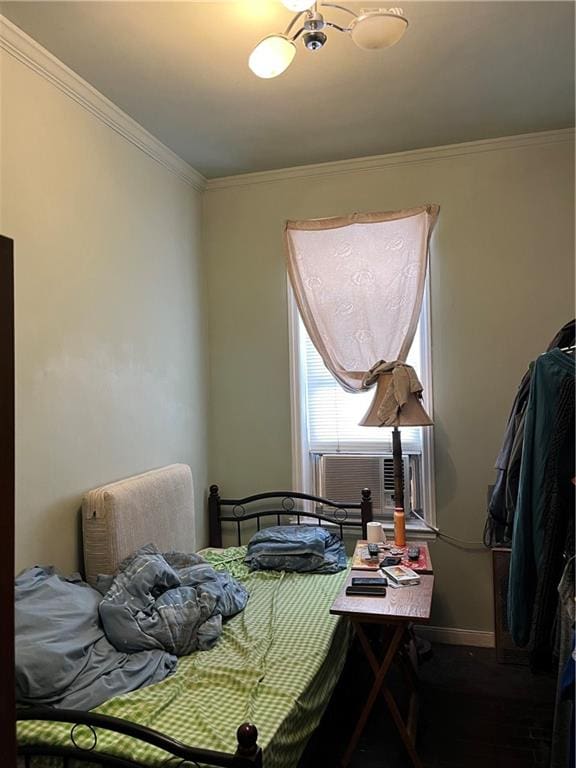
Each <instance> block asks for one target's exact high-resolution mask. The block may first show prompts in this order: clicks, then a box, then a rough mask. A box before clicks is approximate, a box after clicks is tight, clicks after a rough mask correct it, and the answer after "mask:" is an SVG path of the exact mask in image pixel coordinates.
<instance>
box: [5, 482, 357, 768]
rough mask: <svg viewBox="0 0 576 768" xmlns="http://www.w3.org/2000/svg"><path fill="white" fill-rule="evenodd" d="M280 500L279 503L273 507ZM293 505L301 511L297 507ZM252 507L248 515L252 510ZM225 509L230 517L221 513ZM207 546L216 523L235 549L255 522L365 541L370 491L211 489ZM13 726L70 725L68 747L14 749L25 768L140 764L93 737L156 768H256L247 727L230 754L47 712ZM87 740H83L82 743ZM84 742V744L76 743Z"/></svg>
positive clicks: (258, 759) (117, 722)
mask: <svg viewBox="0 0 576 768" xmlns="http://www.w3.org/2000/svg"><path fill="white" fill-rule="evenodd" d="M267 500H271V501H272V502H273V506H274V508H273V509H263V508H261V507H262V502H265V501H267ZM278 500H280V501H278ZM302 502H303V504H302ZM298 503H300V504H301V505H302V506H301V508H299V507H298ZM254 506H255V507H257V508H256V509H255V510H254V511H251V510H252V508H253V507H254ZM230 509H231V513H228V512H227V510H230ZM208 512H209V526H210V528H209V531H210V533H209V535H210V546H211V547H221V546H222V523H234V524H235V526H236V539H237V543H238V545H240V544H241V543H242V534H241V528H242V524H243V523H245V522H247V521H251V520H255V521H256V526H257V528H258V530H260V527H261V521H262V519H265V518H274V520H275V522H276V523H277V524H278V525H280V524H281V523H282V522H283V521H286V519H288V521H289V522H291V523H295V524H302V523H308V524H316V525H328V526H334V527H335V528H336V529H337V530H338V531H339V533H340V536H341V537H343V534H344V529H345V528H350V529H352V530H353V531H358V529H360V531H361V533H362V536H363V538H366V525H367V523H368V522H370V521H371V520H372V499H371V494H370V490H369V489H367V488H365V489H363V491H362V496H361V500H360V501H359V502H336V501H331V500H329V499H324V498H322V497H320V496H312V495H310V494H306V493H298V492H295V491H271V492H269V493H259V494H255V495H253V496H246V497H244V498H241V499H221V498H220V492H219V489H218V486H217V485H212V486H210V495H209V498H208ZM16 719H17V721H26V720H44V721H49V722H59V723H68V724H70V735H69V738H70V743H69V744H65V745H58V746H54V745H48V744H46V745H43V744H23V743H21V744H19V745H18V755H19V756H20V757H21V758H22V759H23V762H24V766H25V768H30V766H31V765H32V758H34V757H51V758H54V757H57V758H61V764H62V766H63V768H69V766H70V765H71V763H72V761H73V760H76V761H79V762H81V763H82V762H84V763H90V764H91V765H100V766H113V768H142V763H139V762H137V761H136V760H134V759H131V758H129V757H119V756H117V755H114V754H111V753H109V752H99V751H98V749H97V748H98V733H99V731H106V732H112V733H117V734H123V735H126V736H130V737H132V738H135V739H137V740H139V741H141V742H145V743H147V744H151V745H153V746H156V747H159V748H161V749H163V750H165V751H166V753H167V757H166V760H165V761H163V763H162V765H163V766H165V768H185V767H186V768H188V767H189V766H198V768H200V766H214V767H215V768H262V750H261V748H260V747H259V746H258V743H257V742H258V730H257V728H256V726H255V725H253V724H251V723H243V724H242V725H240V727H239V728H238V729H237V731H236V737H237V749H236V751H235V752H234V753H231V752H217V751H213V750H209V749H203V748H200V747H194V746H192V745H187V744H183V743H182V742H180V741H178V740H176V739H173V738H171V737H169V736H166V735H164V734H162V733H160V732H159V731H155V730H153V729H151V728H147V727H145V726H142V725H138V724H137V723H132V722H130V721H128V720H123V719H121V718H117V717H110V716H108V715H101V714H97V713H94V712H83V711H79V710H73V709H56V708H53V707H30V708H21V709H17V710H16ZM86 737H88V738H86ZM81 742H84V743H81Z"/></svg>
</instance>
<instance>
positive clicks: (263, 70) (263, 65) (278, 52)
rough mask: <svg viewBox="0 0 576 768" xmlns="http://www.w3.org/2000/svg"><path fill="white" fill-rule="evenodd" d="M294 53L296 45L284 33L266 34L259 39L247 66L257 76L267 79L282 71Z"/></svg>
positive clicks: (276, 75) (286, 67)
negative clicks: (266, 35)
mask: <svg viewBox="0 0 576 768" xmlns="http://www.w3.org/2000/svg"><path fill="white" fill-rule="evenodd" d="M295 54H296V46H295V45H294V43H293V41H292V40H290V39H289V38H288V37H286V36H285V35H268V37H265V38H263V39H262V40H260V42H259V43H258V45H257V46H256V47H255V48H254V50H253V51H252V53H251V54H250V58H249V59H248V66H249V67H250V69H251V70H252V72H254V74H255V75H257V76H258V77H261V78H264V79H269V78H272V77H278V75H281V74H282V72H284V71H285V70H286V69H288V67H289V66H290V64H291V63H292V59H293V58H294V55H295Z"/></svg>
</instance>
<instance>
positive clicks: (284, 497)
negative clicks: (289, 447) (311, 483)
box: [208, 485, 372, 547]
mask: <svg viewBox="0 0 576 768" xmlns="http://www.w3.org/2000/svg"><path fill="white" fill-rule="evenodd" d="M278 499H280V502H278V501H277V500H278ZM265 501H270V502H271V504H273V505H274V507H273V508H272V509H268V508H266V509H261V508H258V509H254V511H251V510H250V509H249V508H248V507H249V505H251V504H257V503H258V502H265ZM297 502H308V504H307V506H308V507H309V506H310V504H312V509H311V510H308V509H304V508H300V507H299V506H298V504H297ZM318 509H319V510H320V511H317V510H318ZM228 510H231V512H228ZM352 510H358V511H359V515H351V514H350V512H351V511H352ZM208 514H209V521H210V546H211V547H221V546H222V523H234V524H235V525H236V538H237V543H238V545H240V544H242V530H241V529H242V524H243V523H245V522H247V521H248V520H256V526H257V528H258V530H260V527H261V520H262V519H263V518H267V517H272V518H275V519H276V523H277V525H281V524H282V519H283V518H285V517H286V516H287V515H289V516H290V519H291V521H292V522H295V523H297V524H298V525H300V523H301V522H302V521H303V518H304V519H305V520H306V522H309V521H310V520H311V519H315V520H317V521H318V525H323V524H324V523H326V524H328V525H333V526H336V527H337V529H338V530H339V531H340V537H341V538H342V537H343V534H344V528H351V529H355V528H356V529H359V531H360V532H361V535H362V538H366V525H367V524H368V523H369V522H370V521H371V520H372V496H371V492H370V489H369V488H364V489H363V490H362V493H361V499H360V501H358V502H349V501H332V500H331V499H324V498H322V497H321V496H312V495H310V494H308V493H299V492H298V491H269V492H267V493H257V494H254V495H253V496H245V497H244V498H242V499H221V498H220V490H219V488H218V486H217V485H211V486H210V496H209V497H208Z"/></svg>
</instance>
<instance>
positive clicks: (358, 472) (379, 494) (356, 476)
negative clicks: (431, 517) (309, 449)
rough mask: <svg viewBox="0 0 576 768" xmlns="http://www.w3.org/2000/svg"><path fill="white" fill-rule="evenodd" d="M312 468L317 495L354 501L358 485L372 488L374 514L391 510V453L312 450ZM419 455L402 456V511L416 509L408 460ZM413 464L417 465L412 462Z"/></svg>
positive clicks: (385, 513)
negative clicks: (313, 468)
mask: <svg viewBox="0 0 576 768" xmlns="http://www.w3.org/2000/svg"><path fill="white" fill-rule="evenodd" d="M313 458H314V461H315V469H316V489H317V492H318V494H319V495H320V496H324V497H325V498H328V499H334V500H338V501H352V502H358V501H359V499H360V492H361V490H362V488H370V490H371V491H372V503H373V510H374V514H377V515H390V514H392V513H393V511H394V461H393V459H392V456H382V455H366V454H363V455H358V454H356V455H354V454H343V453H333V454H330V453H325V454H318V453H317V454H313ZM419 458H420V457H419V456H404V457H403V460H402V473H403V476H404V478H405V485H404V503H405V507H406V511H407V512H410V511H411V510H412V509H415V508H416V509H417V508H418V507H417V506H415V502H416V503H417V500H415V499H414V488H415V487H416V485H417V484H414V483H413V482H412V480H413V475H414V471H413V470H412V464H413V463H414V462H415V461H416V462H417V461H418V460H419ZM415 468H417V465H415Z"/></svg>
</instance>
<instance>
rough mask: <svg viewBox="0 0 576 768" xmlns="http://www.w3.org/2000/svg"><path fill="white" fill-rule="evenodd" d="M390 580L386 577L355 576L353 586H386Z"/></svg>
mask: <svg viewBox="0 0 576 768" xmlns="http://www.w3.org/2000/svg"><path fill="white" fill-rule="evenodd" d="M387 585H388V580H387V579H384V578H374V579H373V578H370V576H353V577H352V586H353V587H386V586H387Z"/></svg>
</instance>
